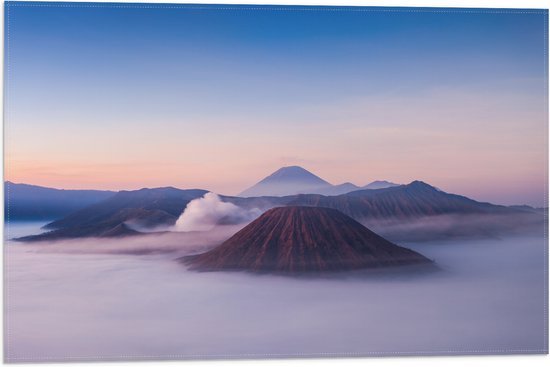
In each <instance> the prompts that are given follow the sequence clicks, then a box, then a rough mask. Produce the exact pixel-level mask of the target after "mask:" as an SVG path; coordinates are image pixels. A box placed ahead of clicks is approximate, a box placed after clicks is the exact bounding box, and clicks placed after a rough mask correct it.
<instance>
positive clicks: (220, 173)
mask: <svg viewBox="0 0 550 367" xmlns="http://www.w3.org/2000/svg"><path fill="white" fill-rule="evenodd" d="M11 4H14V5H15V6H13V5H12V6H10V9H9V10H8V11H7V12H6V15H7V16H8V14H9V26H10V29H9V40H7V41H8V47H9V55H8V56H9V67H10V70H9V77H8V78H6V81H7V87H8V93H9V110H10V115H9V119H8V122H9V124H8V130H7V137H8V142H7V143H8V144H7V157H8V159H10V161H11V169H10V170H9V171H8V172H7V176H8V178H11V179H12V180H14V181H26V182H28V181H31V182H29V183H35V184H44V185H50V186H56V187H67V188H69V187H99V188H111V189H124V188H138V187H143V186H160V185H163V186H164V185H173V186H179V187H190V186H194V187H203V188H207V189H211V190H215V191H217V192H221V193H228V194H233V193H236V192H239V191H241V190H242V189H243V188H245V187H246V186H248V185H249V184H251V183H253V182H254V181H257V180H258V179H260V178H262V177H263V176H265V175H267V174H269V173H270V172H271V171H273V170H275V169H277V168H278V167H280V166H282V165H290V164H299V165H302V166H304V167H305V168H308V169H310V170H311V171H313V172H315V173H317V174H319V175H320V176H322V177H324V178H326V179H327V180H329V181H331V182H333V183H341V182H344V181H353V182H355V183H357V184H365V183H366V182H369V181H371V180H374V179H389V180H393V181H397V182H404V183H406V182H409V181H412V180H414V179H423V180H425V181H428V182H430V183H432V184H434V185H436V186H439V187H441V188H443V189H446V190H448V191H452V192H458V193H462V194H467V195H469V196H472V197H474V198H477V199H480V200H489V201H494V202H501V203H519V202H521V203H523V202H525V203H530V204H533V205H542V203H543V201H544V198H543V197H544V191H543V190H544V186H545V183H546V178H545V173H546V140H545V133H546V104H545V86H546V84H545V72H546V65H545V58H546V56H545V54H544V52H545V50H544V43H545V39H544V34H545V27H546V19H547V12H546V11H538V10H529V11H527V10H526V11H521V10H520V11H510V12H507V11H489V12H486V11H480V10H474V11H471V10H470V11H468V10H466V11H463V10H451V11H449V10H445V11H443V10H441V9H440V10H439V11H432V10H429V9H415V11H413V12H411V11H410V9H396V8H393V9H389V8H362V9H358V8H311V7H307V8H293V9H292V10H288V7H285V9H286V10H285V9H281V8H279V7H259V8H257V9H255V10H249V9H248V7H246V6H245V7H238V6H225V5H224V6H223V7H224V8H225V9H218V8H216V6H207V5H201V6H200V7H199V8H197V7H194V6H174V5H173V4H170V5H169V6H167V7H163V6H158V5H156V6H155V7H152V8H131V7H129V6H124V7H118V8H115V7H111V6H109V4H107V5H101V6H97V4H95V5H96V7H86V6H80V7H56V6H47V7H45V6H39V7H33V6H21V5H28V4H21V3H11ZM54 5H55V4H54ZM65 5H66V4H65ZM7 35H8V33H6V36H7ZM495 187H498V189H497V190H495Z"/></svg>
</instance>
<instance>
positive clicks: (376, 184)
mask: <svg viewBox="0 0 550 367" xmlns="http://www.w3.org/2000/svg"><path fill="white" fill-rule="evenodd" d="M395 186H399V184H396V183H393V182H389V181H373V182H371V183H370V184H367V185H365V186H363V187H362V188H363V189H368V190H377V189H387V188H388V187H395ZM350 191H351V190H350Z"/></svg>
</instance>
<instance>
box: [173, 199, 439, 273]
mask: <svg viewBox="0 0 550 367" xmlns="http://www.w3.org/2000/svg"><path fill="white" fill-rule="evenodd" d="M184 262H186V263H187V264H189V265H190V268H191V269H196V270H224V269H239V270H251V271H275V272H284V273H299V272H306V271H338V270H353V269H360V268H374V267H381V266H392V265H406V264H415V263H428V262H430V260H428V259H427V258H425V257H424V256H422V255H420V254H418V253H416V252H414V251H412V250H409V249H406V248H403V247H399V246H397V245H395V244H393V243H391V242H389V241H387V240H385V239H384V238H382V237H380V236H378V235H377V234H375V233H374V232H372V231H370V230H369V229H367V228H366V227H364V226H363V225H362V224H360V223H359V222H357V221H355V220H354V219H352V218H350V217H348V216H347V215H345V214H343V213H341V212H339V211H337V210H334V209H329V208H314V207H301V206H292V207H279V208H273V209H270V210H268V211H267V212H265V213H264V214H263V215H262V216H260V217H259V218H258V219H256V220H255V221H253V222H252V223H250V224H249V225H248V226H246V227H245V228H243V229H242V230H240V231H239V232H237V233H236V234H235V235H234V236H233V237H231V238H229V239H228V240H227V241H225V242H224V243H223V244H221V245H220V246H218V247H216V248H215V249H213V250H211V251H208V252H206V253H203V254H200V255H195V256H189V257H186V258H184Z"/></svg>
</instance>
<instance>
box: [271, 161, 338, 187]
mask: <svg viewBox="0 0 550 367" xmlns="http://www.w3.org/2000/svg"><path fill="white" fill-rule="evenodd" d="M270 179H282V180H304V181H311V182H317V183H318V184H325V185H328V184H329V183H328V182H327V181H325V180H323V179H322V178H321V177H319V176H316V175H314V174H313V173H311V172H309V171H308V170H307V169H305V168H303V167H300V166H287V167H281V168H279V169H278V170H277V171H275V172H273V173H272V174H270V175H269V176H267V177H266V178H264V179H263V180H262V181H265V180H270ZM262 181H260V182H262Z"/></svg>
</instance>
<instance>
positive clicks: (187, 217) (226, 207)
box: [172, 192, 261, 232]
mask: <svg viewBox="0 0 550 367" xmlns="http://www.w3.org/2000/svg"><path fill="white" fill-rule="evenodd" d="M260 214H261V212H260V210H259V209H256V208H254V209H244V208H240V207H238V206H236V205H235V204H232V203H226V202H223V201H222V200H221V199H220V197H219V196H218V195H217V194H215V193H213V192H209V193H207V194H205V195H204V196H203V197H202V198H199V199H195V200H193V201H191V202H190V203H189V204H187V208H185V211H184V212H183V213H182V214H181V216H180V217H179V218H178V220H177V221H176V224H175V225H174V228H173V229H172V230H174V231H177V232H191V231H210V230H212V229H213V228H214V227H215V226H217V225H220V224H232V225H234V224H240V223H246V222H250V221H251V220H254V219H256V218H257V217H258V216H259V215H260Z"/></svg>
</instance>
